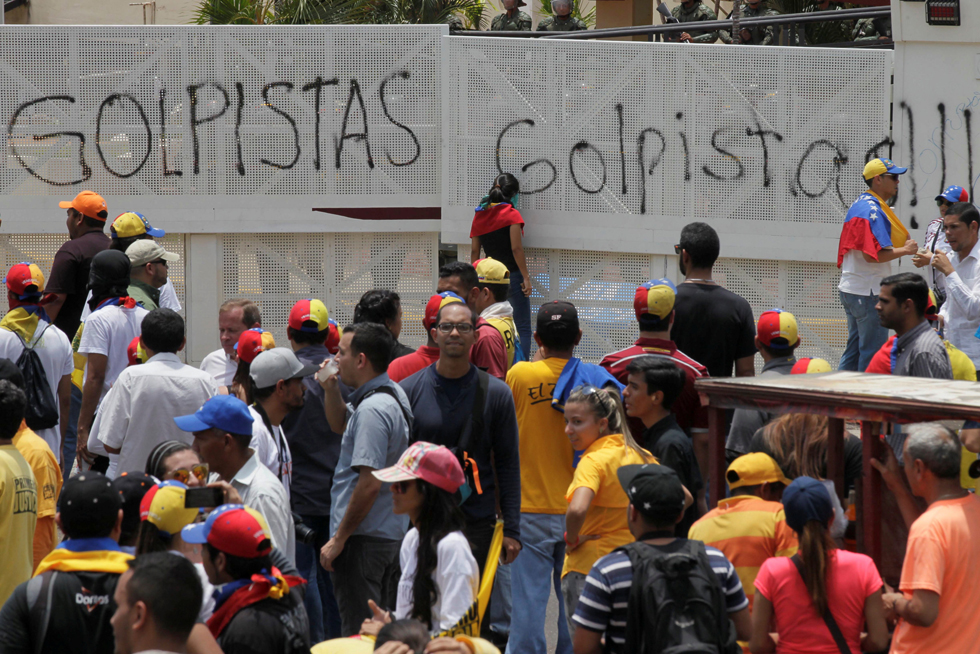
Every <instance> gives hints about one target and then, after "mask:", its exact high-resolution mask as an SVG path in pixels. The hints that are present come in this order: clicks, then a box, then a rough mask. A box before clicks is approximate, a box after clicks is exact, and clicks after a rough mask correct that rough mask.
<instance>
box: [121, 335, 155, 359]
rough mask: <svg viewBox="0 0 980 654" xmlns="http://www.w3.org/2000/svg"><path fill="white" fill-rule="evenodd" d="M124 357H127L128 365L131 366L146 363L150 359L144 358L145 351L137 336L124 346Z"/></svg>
mask: <svg viewBox="0 0 980 654" xmlns="http://www.w3.org/2000/svg"><path fill="white" fill-rule="evenodd" d="M126 356H127V357H129V365H131V366H136V365H139V364H141V363H146V360H147V359H149V358H150V357H148V356H146V350H144V349H143V344H142V343H140V337H139V336H135V337H134V338H133V340H131V341H130V342H129V345H128V346H126Z"/></svg>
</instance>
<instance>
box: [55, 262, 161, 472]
mask: <svg viewBox="0 0 980 654" xmlns="http://www.w3.org/2000/svg"><path fill="white" fill-rule="evenodd" d="M130 268H131V266H130V263H129V257H127V256H126V255H125V254H124V253H122V252H119V251H117V250H103V251H102V252H99V253H98V254H97V255H95V257H93V259H92V268H91V270H90V272H89V284H88V286H89V290H90V291H92V299H91V300H89V308H90V309H92V313H91V314H90V315H89V317H88V318H87V319H86V320H85V322H84V323H82V326H81V330H82V334H81V338H80V340H79V345H78V353H79V354H81V355H83V356H85V357H86V359H87V361H86V364H85V382H84V384H83V385H82V408H81V410H80V411H79V413H78V456H79V458H80V461H79V463H80V464H81V463H88V464H93V463H95V457H94V456H93V455H92V454H91V453H90V452H89V451H88V440H89V432H90V430H91V428H92V422H93V421H94V420H95V411H96V409H97V408H98V406H99V403H100V402H101V401H102V398H103V397H105V395H106V393H108V392H109V388H110V387H111V386H112V384H113V383H115V381H116V378H117V377H118V376H119V373H121V372H122V371H123V370H125V368H126V366H128V365H129V355H128V353H127V352H126V349H127V348H128V347H129V343H130V342H131V341H132V340H133V339H134V338H136V337H137V336H139V335H140V324H141V323H142V322H143V318H145V317H146V315H147V314H148V313H150V312H149V311H147V310H146V309H144V308H143V307H141V306H139V305H138V304H137V303H136V300H134V299H133V298H131V297H129V296H128V295H127V289H128V288H129V271H130ZM106 464H107V462H106ZM66 465H67V463H66ZM101 469H102V470H104V469H105V468H101Z"/></svg>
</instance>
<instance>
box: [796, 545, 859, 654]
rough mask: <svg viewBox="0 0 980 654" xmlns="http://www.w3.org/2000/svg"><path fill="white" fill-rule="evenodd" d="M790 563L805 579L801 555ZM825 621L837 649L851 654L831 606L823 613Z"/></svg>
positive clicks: (842, 653)
mask: <svg viewBox="0 0 980 654" xmlns="http://www.w3.org/2000/svg"><path fill="white" fill-rule="evenodd" d="M790 561H792V562H793V564H794V565H795V566H796V570H797V571H798V572H799V573H800V578H801V579H805V577H804V576H803V561H802V560H800V556H799V554H794V555H793V556H792V557H790ZM823 621H824V622H825V623H826V624H827V629H830V635H831V636H832V637H833V638H834V642H835V643H837V649H839V650H840V652H841V654H851V648H850V647H848V645H847V641H846V640H845V639H844V634H842V633H841V630H840V627H838V626H837V621H836V620H834V614H833V613H831V612H830V606H829V605H828V606H827V609H826V610H825V611H824V612H823Z"/></svg>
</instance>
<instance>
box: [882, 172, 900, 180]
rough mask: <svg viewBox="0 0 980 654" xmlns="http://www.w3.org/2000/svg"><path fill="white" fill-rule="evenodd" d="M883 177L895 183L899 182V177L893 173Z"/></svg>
mask: <svg viewBox="0 0 980 654" xmlns="http://www.w3.org/2000/svg"><path fill="white" fill-rule="evenodd" d="M882 177H887V178H888V179H890V180H892V181H893V182H897V181H898V175H895V174H893V173H888V174H885V175H882Z"/></svg>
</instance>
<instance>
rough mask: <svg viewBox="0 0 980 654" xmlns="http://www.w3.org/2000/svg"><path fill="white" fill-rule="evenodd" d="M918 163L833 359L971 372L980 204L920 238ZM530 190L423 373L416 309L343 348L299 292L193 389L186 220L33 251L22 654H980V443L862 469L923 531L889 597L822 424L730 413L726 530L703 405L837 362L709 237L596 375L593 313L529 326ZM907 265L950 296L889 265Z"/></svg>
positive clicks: (924, 439) (86, 231)
mask: <svg viewBox="0 0 980 654" xmlns="http://www.w3.org/2000/svg"><path fill="white" fill-rule="evenodd" d="M903 172H904V169H902V168H899V167H897V166H895V164H893V163H892V162H891V161H889V160H882V159H875V160H872V161H870V162H869V163H868V165H867V166H866V168H865V170H864V178H865V180H866V182H867V184H868V187H869V191H868V192H867V193H863V194H862V195H861V196H860V197H859V198H858V199H857V200H856V201H855V203H854V206H852V208H851V210H850V212H849V213H848V218H847V221H846V222H845V224H844V227H843V230H842V236H841V246H840V259H841V264H842V270H843V273H842V279H841V298H842V303H843V305H844V309H845V312H846V314H847V317H848V327H849V329H850V330H851V333H850V337H849V339H848V344H847V350H846V351H845V353H844V356H843V357H842V359H841V362H840V366H839V368H840V369H842V370H856V369H857V370H868V371H872V372H877V373H880V374H893V375H905V376H919V377H938V378H944V379H952V378H953V377H954V376H957V378H960V377H959V375H958V374H957V371H964V370H965V371H966V372H969V373H970V375H965V377H964V378H972V379H973V380H974V381H975V380H976V367H975V366H973V365H971V356H972V354H973V352H974V351H975V350H976V348H975V344H974V343H973V342H972V341H968V340H965V339H966V336H965V335H966V334H968V333H969V334H970V335H971V336H972V334H973V333H974V332H975V331H976V328H977V327H978V326H980V313H977V312H976V311H974V309H975V306H974V305H976V306H980V295H975V294H976V293H977V291H975V286H976V284H977V282H976V281H975V279H976V277H978V276H980V273H978V272H976V271H974V268H975V263H976V256H975V255H974V251H975V250H976V247H977V240H978V238H977V232H978V228H980V214H978V212H977V210H976V208H974V207H973V206H972V205H970V204H969V203H967V202H965V200H966V197H965V191H963V190H962V189H960V188H959V187H951V188H950V189H947V190H946V191H944V193H943V194H942V195H941V196H939V198H937V202H938V204H939V207H940V211H941V212H942V216H941V220H942V227H943V229H942V230H934V233H933V235H932V241H931V243H930V248H929V249H926V248H923V249H919V248H918V246H917V244H916V243H915V242H914V241H912V240H911V239H910V238H909V237H908V232H907V230H904V231H903V229H904V228H903V227H902V225H901V222H900V221H898V219H897V217H895V215H894V212H893V211H892V210H891V208H890V207H889V206H888V203H887V200H888V199H889V198H891V197H892V196H894V195H895V193H896V192H897V186H898V176H899V175H900V174H902V173H903ZM519 191H520V189H519V184H518V182H517V180H516V179H515V178H514V177H513V176H512V175H501V176H499V177H497V178H496V179H495V180H494V181H493V184H492V187H491V188H490V190H489V192H488V193H487V195H486V197H485V198H484V199H483V201H481V203H480V206H479V207H478V208H477V211H476V213H475V216H474V221H473V228H472V232H471V238H472V250H471V254H472V260H473V263H472V264H470V263H465V262H462V261H456V262H451V263H447V264H446V265H444V266H443V267H442V268H441V269H440V271H439V276H438V279H437V280H436V282H435V284H434V286H433V289H432V291H433V295H432V296H431V298H430V300H429V301H428V303H427V304H426V306H425V309H424V315H422V316H421V322H422V325H423V327H424V328H425V331H426V334H427V343H426V345H424V346H422V347H420V348H419V349H418V350H412V349H411V348H410V347H408V346H406V345H404V344H402V343H400V342H399V340H398V338H399V336H400V334H401V327H402V321H403V314H402V309H401V302H400V298H399V296H398V295H397V293H396V292H394V291H393V290H390V289H374V290H371V291H368V292H367V293H365V294H364V295H363V296H362V297H361V299H360V301H359V302H358V304H357V306H356V307H355V308H354V311H353V315H354V319H353V321H352V323H351V324H349V325H346V326H343V327H342V326H341V325H338V324H337V323H336V321H334V320H331V319H330V312H329V310H328V307H327V306H326V305H325V304H324V303H323V302H322V301H321V300H319V299H316V298H308V299H302V300H299V301H298V302H296V303H295V305H294V306H293V307H292V309H291V311H290V312H289V315H288V319H287V320H286V325H285V327H286V330H285V331H286V336H287V339H288V346H287V347H282V346H277V344H276V343H275V339H274V338H273V336H272V333H271V331H269V329H270V327H282V325H270V324H269V323H268V322H267V321H265V322H264V321H263V316H262V314H261V312H260V309H259V307H258V306H257V305H256V304H255V303H253V302H251V301H249V300H246V299H233V300H229V301H227V302H225V303H224V304H222V305H221V306H220V307H219V309H218V315H217V327H218V335H219V340H220V343H221V347H220V348H219V349H218V350H215V351H214V352H212V353H211V354H209V355H208V356H207V357H205V358H204V361H203V363H202V364H201V366H200V368H197V367H194V366H191V365H187V364H185V363H183V362H182V360H181V357H180V355H179V353H180V352H181V350H182V349H183V347H184V345H185V343H186V333H185V323H184V320H183V318H182V317H181V315H180V313H179V310H180V306H179V303H177V300H176V294H173V292H172V285H171V284H170V283H169V281H168V279H167V272H168V262H170V261H174V260H175V259H176V257H177V255H175V254H173V253H170V252H167V251H166V249H165V248H163V247H162V246H161V245H160V244H159V243H158V242H157V241H156V240H155V239H158V238H160V237H162V236H164V232H163V231H162V230H160V229H156V228H153V227H152V226H151V225H150V224H149V222H148V221H147V219H146V217H145V216H143V215H141V214H139V213H136V212H126V213H123V214H121V215H120V216H118V217H117V218H116V219H115V220H114V221H112V222H111V224H110V225H109V228H110V229H109V231H110V236H106V235H105V233H104V229H105V225H106V223H108V222H109V220H108V211H107V208H106V205H105V202H104V200H103V199H102V198H101V197H100V196H98V195H97V194H95V193H92V192H89V191H84V192H82V193H80V194H79V195H78V196H76V197H75V198H74V199H73V200H71V201H69V202H65V203H62V206H63V207H64V208H66V209H67V213H68V228H69V235H70V240H69V241H68V242H67V243H66V244H65V245H64V246H63V247H62V248H61V250H60V251H59V252H58V254H57V256H56V257H55V260H54V264H53V266H52V269H51V271H50V274H49V275H48V276H47V283H46V278H45V275H44V274H43V271H42V270H41V269H40V268H39V267H38V266H37V265H36V264H35V263H32V262H24V263H19V264H17V265H15V266H13V267H12V268H11V269H10V270H9V271H8V273H7V275H6V278H5V284H6V286H7V290H8V303H9V311H8V313H7V314H6V315H5V316H4V317H3V319H2V320H0V348H2V352H0V355H2V356H0V546H2V549H3V550H4V551H5V552H6V559H5V561H6V565H5V566H4V568H3V570H2V571H0V602H2V603H3V607H2V610H0V650H2V651H4V652H13V653H24V654H27V653H32V654H48V653H51V654H54V653H58V654H66V653H67V654H72V653H76V652H77V653H79V654H83V653H84V654H88V653H101V652H110V651H116V652H119V653H120V654H129V653H133V654H135V653H138V652H172V653H177V654H183V653H185V652H192V653H204V652H207V653H217V652H221V651H223V652H226V653H227V654H239V653H241V654H249V653H252V652H256V653H257V652H281V653H283V654H293V653H298V652H304V653H305V652H310V651H312V652H314V653H315V654H332V653H338V654H341V653H345V652H368V651H381V652H387V653H388V654H394V653H398V654H404V653H405V652H422V651H425V652H457V653H467V654H469V653H473V652H477V653H485V652H498V653H499V652H500V651H503V652H507V653H511V654H525V653H527V654H532V653H533V654H544V653H545V652H547V651H548V649H549V647H548V643H547V638H546V635H545V632H546V626H547V625H546V622H547V620H548V618H547V615H548V613H547V607H548V604H549V602H550V601H551V602H555V603H556V604H557V607H558V619H557V624H556V625H554V626H555V628H556V629H557V634H558V636H557V643H556V644H555V651H556V652H558V653H559V654H570V653H572V652H574V653H575V654H593V653H594V654H598V653H599V652H613V653H616V652H640V651H662V650H664V649H669V648H670V647H671V646H673V645H678V646H680V645H682V644H684V645H686V646H687V647H689V648H693V649H692V650H691V651H695V650H696V651H717V652H738V651H749V650H751V651H752V652H755V653H761V652H772V651H776V652H781V653H782V652H786V653H797V652H826V653H833V652H856V651H862V650H863V651H871V652H878V651H884V650H885V649H887V648H888V647H889V642H890V647H891V651H892V652H896V653H899V654H905V653H913V652H926V651H957V652H959V651H970V650H971V649H972V648H973V647H975V645H974V643H975V642H977V640H978V636H980V633H978V629H980V628H978V627H974V626H972V625H973V624H975V621H974V620H972V619H971V618H972V615H971V613H970V612H971V611H972V606H974V605H975V601H976V600H980V597H978V595H980V584H978V583H977V581H980V580H978V579H976V578H975V577H976V573H975V572H973V568H972V566H971V565H970V563H971V560H974V558H975V557H976V556H977V555H980V551H978V550H980V541H977V540H976V539H973V538H971V535H972V533H973V532H974V530H976V529H977V528H980V504H978V503H977V500H976V498H975V497H973V495H972V494H971V493H968V492H967V491H966V490H964V488H963V487H962V486H961V484H960V480H959V476H960V462H961V457H962V449H963V448H962V445H961V442H960V440H959V437H958V436H957V434H956V433H955V432H953V431H950V430H949V429H947V428H946V427H944V426H942V425H938V424H923V425H915V426H912V427H910V428H907V429H906V430H905V432H904V433H903V434H902V436H903V438H902V439H901V440H894V439H890V440H889V441H888V442H889V444H892V443H895V444H896V445H895V449H894V450H892V448H891V447H889V448H886V450H887V452H888V455H887V457H885V458H884V459H883V460H880V461H879V460H872V461H871V462H870V465H873V466H874V467H875V469H877V470H878V471H879V472H880V474H881V475H882V477H883V479H884V481H885V485H886V487H887V488H888V489H889V493H891V494H892V495H893V496H894V498H895V502H896V506H897V507H898V512H897V513H896V519H899V520H901V521H902V522H903V523H904V525H905V526H906V527H907V528H908V529H909V534H908V555H907V556H906V558H905V560H904V564H903V566H902V568H901V574H900V576H897V577H896V578H889V576H888V574H887V571H885V572H882V571H881V570H880V569H879V568H878V567H877V566H876V565H875V562H874V561H872V560H871V559H870V558H869V557H867V556H865V555H863V554H859V553H856V552H855V551H853V550H854V547H853V541H852V534H851V532H849V531H848V523H849V517H848V516H849V514H851V511H850V509H852V508H853V507H852V506H851V505H850V502H849V501H848V498H849V494H850V491H851V490H852V488H853V487H854V486H855V485H856V484H857V481H858V480H859V479H860V477H861V475H862V465H863V461H862V448H861V442H860V440H859V439H857V438H856V437H853V436H849V437H848V438H847V440H846V442H845V447H844V457H845V475H844V486H843V488H837V487H836V486H835V484H834V482H833V481H831V480H829V479H827V478H826V477H827V419H826V418H825V417H820V416H811V415H803V414H789V415H784V416H775V415H771V414H769V413H767V412H765V411H761V410H748V409H739V410H736V411H734V412H732V414H731V415H730V426H729V429H728V434H727V442H726V452H727V457H728V468H727V475H726V477H725V482H726V486H727V489H726V491H727V492H725V493H723V495H724V496H725V497H724V499H722V500H721V501H720V502H719V503H718V505H717V506H715V507H709V506H708V504H707V501H706V490H707V485H708V484H707V474H706V471H707V463H708V460H707V458H708V457H707V451H708V443H707V426H708V422H707V414H706V411H707V409H706V408H705V407H703V406H702V404H701V402H700V400H699V397H698V393H697V390H696V386H695V382H696V381H697V380H698V379H702V378H706V377H709V376H710V377H731V376H733V375H735V376H752V375H754V374H755V365H756V356H757V355H759V356H760V358H761V363H762V372H761V374H762V376H772V375H788V374H809V373H819V372H827V371H829V370H830V369H831V367H830V364H829V363H828V362H826V361H824V360H822V359H815V358H802V357H797V356H796V351H797V349H798V348H799V347H800V345H801V344H802V338H801V336H800V333H801V331H802V330H801V325H800V324H798V322H797V320H796V318H795V317H794V316H793V314H792V313H790V312H789V311H785V310H782V309H778V308H776V309H772V310H770V311H765V312H763V313H762V314H761V315H760V316H758V319H756V318H755V317H754V316H753V313H752V310H751V308H750V307H749V305H748V303H747V302H746V301H745V299H743V298H741V297H739V296H738V295H736V294H735V293H732V292H731V291H729V290H727V289H725V288H724V287H723V286H722V285H721V284H719V283H718V281H716V280H715V279H714V277H713V269H714V266H715V263H716V261H717V259H718V256H719V254H720V248H721V244H720V239H719V237H718V234H717V233H716V232H715V230H714V229H713V228H712V227H711V226H710V225H708V224H706V223H700V222H695V223H691V224H689V225H687V226H686V227H684V228H683V230H682V231H681V233H680V238H679V242H678V244H677V245H676V246H675V250H676V253H677V255H678V263H679V270H680V273H681V275H682V276H683V278H684V279H683V282H681V283H679V284H675V283H674V282H672V281H671V280H669V279H653V280H649V281H646V282H644V283H642V284H639V285H638V287H637V288H636V292H635V297H634V310H635V316H636V323H635V329H636V335H637V339H636V342H635V344H634V345H633V346H631V347H629V348H626V349H624V350H620V351H616V352H611V353H609V354H608V355H607V356H605V357H604V358H603V359H602V360H601V361H600V362H599V363H598V364H593V363H590V362H586V361H583V360H581V359H580V358H578V357H576V356H575V354H576V347H577V346H578V345H579V343H580V340H581V338H582V324H581V323H580V320H579V315H578V310H577V308H576V307H575V305H574V304H573V303H571V302H569V301H567V300H553V301H549V302H545V303H544V304H542V305H541V306H540V307H539V309H538V311H537V314H536V316H535V318H534V325H533V329H531V327H532V325H531V315H532V313H531V310H530V304H529V300H528V297H529V295H530V292H531V283H530V275H529V273H528V270H527V262H526V261H525V257H524V252H523V246H522V238H523V230H524V219H523V217H522V216H521V214H520V212H519V210H518V208H517V207H516V199H517V196H518V194H519ZM932 228H933V226H930V229H932ZM939 232H942V234H943V236H942V242H940V236H939ZM899 243H901V244H902V245H901V246H898V245H897V244H899ZM947 247H948V248H949V249H950V250H951V251H952V254H949V255H946V254H944V248H947ZM904 255H914V256H915V262H916V265H920V266H927V265H929V266H931V267H932V268H933V269H934V270H935V271H936V274H935V275H933V276H932V277H931V280H932V283H933V284H934V285H935V288H934V289H930V287H929V283H928V282H927V281H926V280H925V279H923V278H922V277H921V276H919V275H916V274H911V273H901V274H898V275H891V274H890V271H889V270H888V269H887V267H888V261H890V260H893V259H897V258H898V257H900V256H904ZM968 255H969V256H968ZM940 282H942V286H939V283H940ZM168 288H169V289H170V290H169V291H168V290H167V289H168ZM871 307H875V309H876V311H875V312H874V314H871ZM940 307H941V308H940ZM872 316H873V317H875V318H876V320H874V321H872V319H871V318H872ZM970 320H974V321H975V322H969V321H970ZM937 325H938V329H939V331H937V328H936V326H937ZM943 327H945V329H946V334H948V336H949V338H950V340H952V341H953V343H949V342H947V341H944V339H943V336H942V333H941V332H942V329H943ZM888 330H894V332H895V336H894V337H892V338H891V339H888ZM974 338H975V337H974ZM886 339H887V340H886ZM957 346H959V348H960V349H957ZM961 350H962V351H961ZM964 362H965V363H964ZM964 374H965V373H964ZM975 428H976V425H966V426H965V429H964V431H963V434H964V441H965V442H967V443H968V445H970V446H971V447H972V445H971V443H973V441H972V440H968V439H967V435H969V434H973V433H974V432H976V431H980V430H977V429H975ZM971 430H972V431H971ZM978 449H980V448H978ZM902 467H904V474H903V472H902ZM851 515H852V514H851ZM552 593H553V595H552ZM699 647H700V648H702V649H698V648H699Z"/></svg>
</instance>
